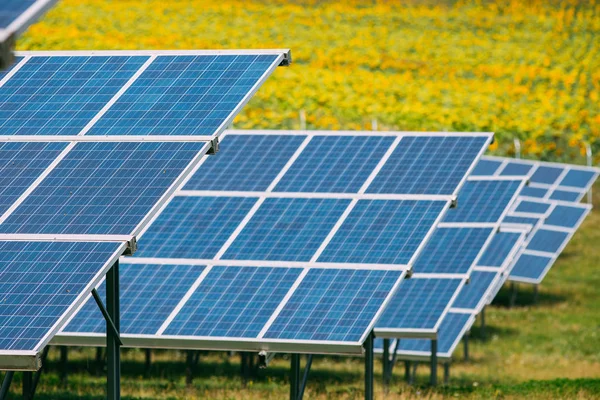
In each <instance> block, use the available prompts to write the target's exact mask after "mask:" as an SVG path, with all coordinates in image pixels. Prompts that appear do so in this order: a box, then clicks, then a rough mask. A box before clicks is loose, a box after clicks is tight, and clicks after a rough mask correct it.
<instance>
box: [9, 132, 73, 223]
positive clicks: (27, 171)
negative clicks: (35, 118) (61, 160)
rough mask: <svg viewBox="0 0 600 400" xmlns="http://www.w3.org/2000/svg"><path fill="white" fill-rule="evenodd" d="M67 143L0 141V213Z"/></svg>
mask: <svg viewBox="0 0 600 400" xmlns="http://www.w3.org/2000/svg"><path fill="white" fill-rule="evenodd" d="M66 147H67V144H66V143H15V142H10V143H0V215H2V214H4V212H6V210H8V208H9V207H10V206H11V205H12V204H13V203H14V202H15V201H16V200H17V199H18V198H19V196H21V195H22V194H23V193H24V192H25V191H26V190H27V188H29V186H31V184H32V183H33V182H34V181H35V180H36V179H37V178H38V177H39V176H40V175H41V174H42V172H44V170H45V169H46V168H47V167H48V166H49V165H50V164H51V163H52V161H54V159H55V158H56V157H57V156H58V155H59V154H60V153H61V152H62V151H63V150H64V149H65V148H66Z"/></svg>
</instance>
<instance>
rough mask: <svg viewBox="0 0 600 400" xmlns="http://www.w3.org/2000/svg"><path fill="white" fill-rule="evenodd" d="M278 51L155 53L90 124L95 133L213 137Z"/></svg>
mask: <svg viewBox="0 0 600 400" xmlns="http://www.w3.org/2000/svg"><path fill="white" fill-rule="evenodd" d="M277 59H278V56H277V55H198V56H193V55H181V56H166V55H164V56H158V57H157V58H156V60H154V62H152V64H150V66H149V67H148V68H147V69H146V70H145V71H144V72H143V73H142V74H141V75H140V77H139V78H138V79H137V80H136V81H135V82H134V83H133V85H131V87H129V88H128V89H127V91H126V92H125V93H124V94H123V96H121V97H120V98H119V100H117V102H116V103H115V104H114V105H113V106H112V107H111V108H110V110H108V112H107V113H106V114H105V115H104V116H103V117H102V118H101V119H100V120H99V121H98V123H97V124H96V125H95V126H94V127H93V128H92V130H91V131H90V134H92V135H94V134H98V135H212V134H214V133H216V131H217V129H218V128H219V127H221V126H222V125H223V124H224V123H225V122H226V120H227V118H228V117H230V115H232V112H233V111H234V110H235V109H236V108H237V107H238V106H239V105H240V103H241V102H242V101H243V100H244V98H245V97H246V96H247V95H248V94H249V92H250V91H251V90H252V88H253V87H254V86H255V85H256V84H257V83H258V81H259V80H260V78H261V77H262V76H263V75H264V74H265V73H266V72H267V71H268V70H269V69H271V68H273V67H276V65H274V63H275V62H276V60H277Z"/></svg>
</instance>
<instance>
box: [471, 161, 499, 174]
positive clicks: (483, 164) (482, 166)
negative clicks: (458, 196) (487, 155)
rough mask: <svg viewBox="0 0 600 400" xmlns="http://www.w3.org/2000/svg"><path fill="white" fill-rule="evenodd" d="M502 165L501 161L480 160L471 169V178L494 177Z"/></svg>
mask: <svg viewBox="0 0 600 400" xmlns="http://www.w3.org/2000/svg"><path fill="white" fill-rule="evenodd" d="M500 165H502V161H495V160H486V159H481V160H479V162H478V163H477V165H476V166H475V168H473V172H471V175H472V176H491V175H494V173H495V172H496V170H498V167H500Z"/></svg>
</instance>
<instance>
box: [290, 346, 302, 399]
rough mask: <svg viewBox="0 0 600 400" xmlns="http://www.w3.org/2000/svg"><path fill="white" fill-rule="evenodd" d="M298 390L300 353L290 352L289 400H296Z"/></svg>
mask: <svg viewBox="0 0 600 400" xmlns="http://www.w3.org/2000/svg"><path fill="white" fill-rule="evenodd" d="M299 392H300V355H299V354H292V356H291V364H290V400H296V399H297V398H298V393H299Z"/></svg>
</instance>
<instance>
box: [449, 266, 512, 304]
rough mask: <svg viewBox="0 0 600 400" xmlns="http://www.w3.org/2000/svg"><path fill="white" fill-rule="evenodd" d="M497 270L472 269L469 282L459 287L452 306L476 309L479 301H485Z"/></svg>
mask: <svg viewBox="0 0 600 400" xmlns="http://www.w3.org/2000/svg"><path fill="white" fill-rule="evenodd" d="M499 275H500V273H499V272H493V271H477V270H475V271H473V272H472V273H471V276H470V277H469V284H468V285H465V287H464V288H462V289H461V291H460V293H459V294H458V297H457V298H456V300H454V303H452V307H454V308H464V309H477V308H478V305H479V304H480V302H482V301H485V300H486V298H485V295H486V294H487V293H488V289H489V288H490V287H492V286H493V284H494V281H495V280H496V279H498V278H499Z"/></svg>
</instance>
